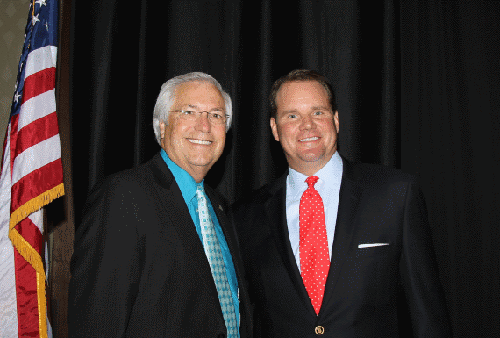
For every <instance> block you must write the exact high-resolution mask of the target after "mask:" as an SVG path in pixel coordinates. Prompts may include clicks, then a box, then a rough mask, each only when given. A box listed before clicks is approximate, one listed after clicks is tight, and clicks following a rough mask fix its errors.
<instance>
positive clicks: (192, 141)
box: [188, 138, 212, 146]
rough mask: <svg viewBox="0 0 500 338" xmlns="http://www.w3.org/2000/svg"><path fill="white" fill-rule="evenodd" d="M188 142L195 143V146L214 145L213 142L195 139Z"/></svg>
mask: <svg viewBox="0 0 500 338" xmlns="http://www.w3.org/2000/svg"><path fill="white" fill-rule="evenodd" d="M188 141H189V142H191V143H195V144H203V145H206V146H208V145H211V144H212V141H204V140H195V139H190V138H188Z"/></svg>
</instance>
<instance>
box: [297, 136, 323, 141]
mask: <svg viewBox="0 0 500 338" xmlns="http://www.w3.org/2000/svg"><path fill="white" fill-rule="evenodd" d="M318 139H319V137H317V136H314V137H308V138H304V139H302V140H299V141H300V142H309V141H316V140H318Z"/></svg>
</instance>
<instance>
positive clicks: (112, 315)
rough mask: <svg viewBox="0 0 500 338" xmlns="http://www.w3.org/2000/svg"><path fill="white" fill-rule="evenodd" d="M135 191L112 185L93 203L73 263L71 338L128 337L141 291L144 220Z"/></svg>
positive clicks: (79, 233) (96, 195)
mask: <svg viewBox="0 0 500 338" xmlns="http://www.w3.org/2000/svg"><path fill="white" fill-rule="evenodd" d="M131 191H134V189H132V188H131V187H125V186H124V185H122V184H120V183H117V182H113V181H111V182H108V184H105V185H104V186H103V187H102V188H100V189H98V190H97V191H95V192H94V193H93V194H92V195H91V196H90V198H89V200H88V202H87V212H86V213H85V215H84V218H83V222H82V224H80V226H79V228H78V229H77V233H76V236H75V246H74V254H73V257H72V260H71V280H70V286H69V309H68V326H69V336H70V337H123V336H125V333H126V328H127V323H128V318H129V316H130V313H131V309H132V306H133V304H134V300H135V297H136V295H137V292H138V285H139V280H140V271H141V261H142V259H141V256H142V255H143V247H142V245H141V240H140V236H139V234H138V226H139V225H140V223H141V222H142V220H141V214H142V213H144V210H139V207H138V205H140V204H139V203H137V202H138V200H139V199H140V198H141V194H140V193H139V194H137V192H135V193H134V194H133V193H132V192H131Z"/></svg>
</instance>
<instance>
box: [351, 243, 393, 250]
mask: <svg viewBox="0 0 500 338" xmlns="http://www.w3.org/2000/svg"><path fill="white" fill-rule="evenodd" d="M384 245H389V243H367V244H360V245H358V248H359V249H363V248H373V247H375V246H384Z"/></svg>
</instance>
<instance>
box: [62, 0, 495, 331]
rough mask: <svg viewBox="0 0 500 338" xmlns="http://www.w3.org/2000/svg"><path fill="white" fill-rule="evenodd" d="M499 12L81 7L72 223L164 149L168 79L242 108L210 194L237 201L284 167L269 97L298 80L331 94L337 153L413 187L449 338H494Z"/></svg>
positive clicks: (210, 4)
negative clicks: (90, 197)
mask: <svg viewBox="0 0 500 338" xmlns="http://www.w3.org/2000/svg"><path fill="white" fill-rule="evenodd" d="M499 15H500V3H499V2H496V1H480V0H476V1H434V0H430V1H388V0H386V1H370V2H365V1H363V2H361V1H344V0H338V1H312V0H309V1H294V0H289V1H286V2H278V1H208V0H207V1H188V0H186V1H161V2H160V1H154V2H153V1H149V2H148V1H145V0H142V1H117V0H102V1H95V0H94V1H91V0H89V1H79V2H77V1H73V3H72V18H71V33H70V34H71V46H70V51H71V58H70V67H71V71H70V76H71V87H70V90H71V103H70V106H71V113H70V114H71V115H70V118H71V144H72V158H73V166H72V172H73V184H74V187H73V191H74V203H75V219H76V226H78V222H79V220H80V219H81V213H82V208H83V205H84V202H85V199H86V196H87V194H88V192H89V190H90V189H91V188H92V187H94V186H95V185H96V184H97V183H98V182H99V181H100V180H101V179H102V178H103V177H105V176H107V175H109V174H112V173H115V172H117V171H120V170H123V169H126V168H130V167H133V166H136V165H138V164H140V163H142V162H144V161H146V160H148V159H149V158H151V157H152V156H153V155H154V154H155V153H156V152H158V151H159V149H160V147H159V146H158V144H157V143H156V141H155V139H154V134H153V131H152V111H153V106H154V103H155V100H156V97H157V95H158V93H159V90H160V86H161V84H162V83H164V82H165V81H166V80H168V79H169V78H171V77H173V76H176V75H179V74H183V73H187V72H191V71H203V72H206V73H208V74H211V75H212V76H214V77H215V78H216V79H217V80H219V82H221V84H222V86H223V87H224V88H225V89H226V90H227V91H228V92H229V94H230V95H231V97H232V98H233V102H234V123H233V127H232V128H231V130H230V131H229V133H228V138H227V142H226V149H225V152H224V154H223V156H222V157H221V159H220V160H219V162H218V163H217V164H216V165H215V166H214V167H213V168H212V170H211V171H210V173H209V174H208V176H207V178H206V181H207V182H208V184H210V185H211V186H213V187H216V188H217V189H218V190H219V191H220V192H221V193H222V194H223V195H224V196H225V197H226V198H227V199H228V200H229V201H230V202H234V201H236V200H238V199H239V198H241V197H242V196H244V195H246V194H248V193H250V192H251V191H252V190H253V189H256V188H259V187H261V186H262V185H264V184H266V183H268V182H270V181H272V180H274V179H275V178H276V177H278V176H279V175H281V174H282V173H283V171H284V170H285V169H286V167H287V164H286V161H285V158H284V156H283V154H282V152H281V148H280V146H279V144H278V143H277V142H275V141H274V140H273V139H272V136H271V132H270V128H269V116H268V113H269V110H268V104H267V96H268V92H269V89H270V86H271V84H272V83H273V81H274V80H276V79H277V78H278V77H280V76H281V75H284V74H286V73H288V72H289V71H290V70H292V69H296V68H309V69H316V70H318V71H319V72H321V73H323V74H325V75H326V76H327V77H328V78H329V79H330V80H331V82H332V84H333V86H334V89H335V92H336V95H337V99H338V106H339V116H340V141H339V147H340V153H341V154H343V155H344V156H346V157H347V158H348V159H350V160H353V161H363V162H370V163H379V164H384V165H387V166H391V167H396V168H401V169H403V170H404V171H407V172H410V173H414V174H416V175H418V176H419V178H420V180H421V182H422V186H423V189H424V194H425V197H426V201H427V205H428V210H429V218H430V223H431V226H432V235H433V240H434V245H435V251H436V255H437V259H438V264H439V272H440V278H441V281H442V283H443V286H444V289H445V292H446V300H447V304H448V308H449V311H450V317H451V321H452V325H453V330H454V336H455V337H497V336H498V333H499V332H500V293H499V291H500V290H499V289H500V249H499V243H500V236H499V235H500V234H499V229H498V228H499V227H498V224H499V221H498V220H499V218H500V211H499V207H500V203H499V202H498V201H499V195H500V194H499V189H500V182H499V181H500V179H499V177H498V175H497V173H498V172H499V171H500V161H499V157H500V137H499V136H500V118H499V113H500V109H499V108H500V107H499V106H500V99H499V93H500V81H499V78H500V62H499V60H500V58H499V55H500V27H499V22H500V21H499V18H500V16H499Z"/></svg>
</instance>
